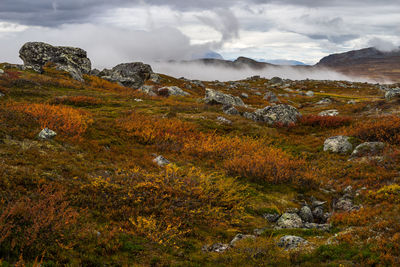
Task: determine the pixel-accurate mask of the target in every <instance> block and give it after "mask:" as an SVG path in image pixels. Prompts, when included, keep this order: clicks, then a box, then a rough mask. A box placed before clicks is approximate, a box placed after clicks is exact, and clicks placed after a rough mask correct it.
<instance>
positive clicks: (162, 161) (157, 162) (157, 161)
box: [153, 155, 171, 167]
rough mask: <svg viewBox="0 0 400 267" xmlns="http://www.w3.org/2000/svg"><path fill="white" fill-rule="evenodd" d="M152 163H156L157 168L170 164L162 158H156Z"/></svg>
mask: <svg viewBox="0 0 400 267" xmlns="http://www.w3.org/2000/svg"><path fill="white" fill-rule="evenodd" d="M153 162H154V163H156V164H157V165H158V166H160V167H163V166H165V165H168V164H170V163H171V162H170V161H169V160H167V159H166V158H164V157H163V156H161V155H160V156H158V157H156V158H155V159H153Z"/></svg>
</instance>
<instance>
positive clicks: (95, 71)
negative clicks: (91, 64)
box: [90, 69, 101, 76]
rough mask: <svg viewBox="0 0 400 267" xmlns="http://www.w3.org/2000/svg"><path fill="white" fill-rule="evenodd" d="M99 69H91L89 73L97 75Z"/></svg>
mask: <svg viewBox="0 0 400 267" xmlns="http://www.w3.org/2000/svg"><path fill="white" fill-rule="evenodd" d="M100 72H101V71H100V70H98V69H92V70H91V71H90V74H91V75H94V76H99V74H100Z"/></svg>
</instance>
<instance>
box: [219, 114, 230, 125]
mask: <svg viewBox="0 0 400 267" xmlns="http://www.w3.org/2000/svg"><path fill="white" fill-rule="evenodd" d="M217 121H218V122H220V123H222V124H227V125H230V124H232V121H230V120H228V119H226V118H224V117H221V116H219V117H218V118H217Z"/></svg>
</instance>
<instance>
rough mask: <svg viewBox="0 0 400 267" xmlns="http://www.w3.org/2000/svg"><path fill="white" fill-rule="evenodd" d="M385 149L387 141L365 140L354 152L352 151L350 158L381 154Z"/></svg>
mask: <svg viewBox="0 0 400 267" xmlns="http://www.w3.org/2000/svg"><path fill="white" fill-rule="evenodd" d="M384 149H385V143H382V142H365V143H362V144H360V145H358V146H357V147H356V148H355V149H354V151H353V153H351V156H350V158H360V157H373V156H377V155H381V154H382V153H383V150H384Z"/></svg>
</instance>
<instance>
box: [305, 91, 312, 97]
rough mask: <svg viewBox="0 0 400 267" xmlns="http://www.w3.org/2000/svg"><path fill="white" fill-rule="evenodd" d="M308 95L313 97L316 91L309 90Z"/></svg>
mask: <svg viewBox="0 0 400 267" xmlns="http://www.w3.org/2000/svg"><path fill="white" fill-rule="evenodd" d="M306 96H308V97H313V96H314V92H313V91H307V92H306Z"/></svg>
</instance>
